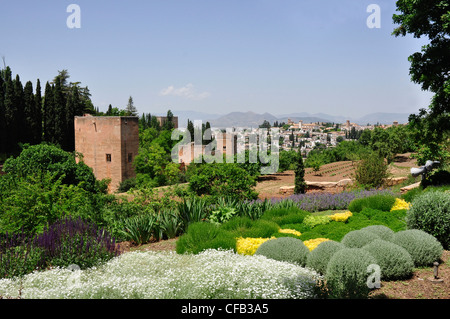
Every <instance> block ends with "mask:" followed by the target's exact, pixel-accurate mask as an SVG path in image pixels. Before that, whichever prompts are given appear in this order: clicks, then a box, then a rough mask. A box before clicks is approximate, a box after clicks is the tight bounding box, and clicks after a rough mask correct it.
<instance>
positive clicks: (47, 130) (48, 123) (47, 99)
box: [42, 82, 55, 143]
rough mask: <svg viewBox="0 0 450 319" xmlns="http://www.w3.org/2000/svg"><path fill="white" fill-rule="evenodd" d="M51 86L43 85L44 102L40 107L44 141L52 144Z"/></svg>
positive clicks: (52, 103) (52, 109)
mask: <svg viewBox="0 0 450 319" xmlns="http://www.w3.org/2000/svg"><path fill="white" fill-rule="evenodd" d="M53 105H54V102H53V85H52V86H50V83H48V82H47V83H46V84H45V91H44V102H43V106H42V117H43V126H44V127H43V131H44V141H46V142H49V143H53V141H54V136H55V123H54V118H53V115H54V112H55V110H54V107H53Z"/></svg>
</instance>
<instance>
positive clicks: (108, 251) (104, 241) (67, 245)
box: [33, 218, 119, 269]
mask: <svg viewBox="0 0 450 319" xmlns="http://www.w3.org/2000/svg"><path fill="white" fill-rule="evenodd" d="M33 246H34V247H37V248H39V249H42V251H43V258H44V260H45V263H46V265H48V266H58V267H67V266H69V265H72V264H76V265H78V266H79V267H80V268H81V269H87V268H90V267H92V266H95V265H97V264H98V263H101V262H105V261H108V260H110V259H112V258H113V257H115V256H117V255H118V254H119V250H118V247H117V245H116V243H115V239H114V238H112V237H111V236H110V234H109V233H108V232H106V231H105V230H104V229H101V228H98V227H97V225H95V224H93V223H89V222H86V221H84V220H82V219H81V218H78V219H71V218H65V219H62V220H59V221H58V222H56V223H54V224H52V225H50V226H49V227H47V228H46V229H45V230H44V232H43V233H42V234H40V235H38V236H36V237H35V238H34V239H33Z"/></svg>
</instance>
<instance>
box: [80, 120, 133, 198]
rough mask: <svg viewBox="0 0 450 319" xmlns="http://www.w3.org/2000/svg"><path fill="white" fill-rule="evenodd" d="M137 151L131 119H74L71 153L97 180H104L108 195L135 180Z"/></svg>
mask: <svg viewBox="0 0 450 319" xmlns="http://www.w3.org/2000/svg"><path fill="white" fill-rule="evenodd" d="M138 149H139V123H138V117H135V116H90V115H85V116H76V117H75V151H76V152H79V153H81V154H82V155H83V161H84V162H85V163H86V165H88V166H89V167H91V168H92V170H93V172H94V175H95V177H96V178H97V179H98V180H101V179H105V178H108V179H110V180H111V182H110V184H109V192H114V191H116V190H117V188H118V187H119V184H120V183H121V182H122V181H124V180H126V179H128V178H132V177H135V176H136V174H135V172H134V167H133V161H134V158H135V157H136V155H137V154H138Z"/></svg>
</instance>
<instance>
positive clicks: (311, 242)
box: [303, 238, 329, 251]
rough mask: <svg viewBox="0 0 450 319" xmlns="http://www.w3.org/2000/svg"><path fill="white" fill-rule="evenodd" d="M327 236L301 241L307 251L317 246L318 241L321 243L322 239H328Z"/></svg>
mask: <svg viewBox="0 0 450 319" xmlns="http://www.w3.org/2000/svg"><path fill="white" fill-rule="evenodd" d="M328 240H329V239H328V238H315V239H310V240H305V241H304V242H303V243H304V244H305V246H306V247H308V249H309V251H313V250H314V249H315V248H316V247H317V246H319V244H320V243H323V242H324V241H328Z"/></svg>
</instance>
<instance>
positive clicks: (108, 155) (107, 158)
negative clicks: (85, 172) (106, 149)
mask: <svg viewBox="0 0 450 319" xmlns="http://www.w3.org/2000/svg"><path fill="white" fill-rule="evenodd" d="M106 161H107V162H111V154H106Z"/></svg>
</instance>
